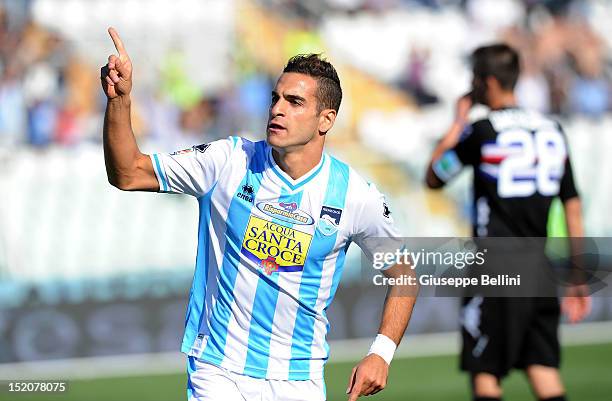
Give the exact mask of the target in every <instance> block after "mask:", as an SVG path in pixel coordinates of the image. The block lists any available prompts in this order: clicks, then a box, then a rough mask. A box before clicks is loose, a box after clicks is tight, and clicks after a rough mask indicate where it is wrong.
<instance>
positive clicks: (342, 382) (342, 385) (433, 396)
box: [0, 343, 612, 401]
mask: <svg viewBox="0 0 612 401" xmlns="http://www.w3.org/2000/svg"><path fill="white" fill-rule="evenodd" d="M563 355H564V361H563V366H562V373H563V377H564V379H565V383H566V386H567V389H568V394H569V398H570V399H572V400H581V401H603V400H610V399H612V398H611V397H612V343H609V344H601V345H587V346H573V347H566V348H565V349H564V354H563ZM352 367H353V364H352V363H337V364H329V365H328V366H327V367H326V382H327V395H328V399H329V400H330V401H335V400H346V399H347V397H346V395H345V394H344V391H345V390H346V385H347V380H348V375H349V372H350V370H351V368H352ZM467 388H468V387H467V378H466V376H465V375H462V374H460V373H459V372H458V371H457V357H454V356H437V357H421V358H409V359H397V360H395V361H394V362H393V366H392V368H391V373H390V377H389V384H388V386H387V388H386V389H385V390H384V391H383V392H381V393H379V394H377V395H375V396H373V397H368V398H367V399H368V400H373V401H376V400H378V401H384V400H386V401H403V400H407V399H411V400H419V401H428V400H431V401H434V400H435V401H447V400H448V401H463V400H465V401H468V400H469V397H468V392H467ZM504 390H505V397H504V399H505V400H509V401H512V400H521V401H522V400H531V399H533V398H532V397H531V394H530V392H529V388H528V386H527V384H526V381H525V380H524V378H523V377H522V375H521V374H520V373H518V372H517V373H514V374H513V375H511V376H510V377H509V378H508V379H507V380H506V381H505V382H504ZM364 399H365V398H364ZM0 400H1V401H5V400H6V401H9V400H10V401H54V400H58V401H60V400H61V401H109V400H112V401H124V400H125V401H132V400H139V401H185V400H186V392H185V375H183V374H173V375H164V376H147V377H128V378H115V379H99V380H83V381H73V382H71V383H70V388H69V391H68V393H67V394H64V395H38V396H32V395H25V394H17V395H15V394H11V395H10V396H9V395H7V394H6V393H5V394H0Z"/></svg>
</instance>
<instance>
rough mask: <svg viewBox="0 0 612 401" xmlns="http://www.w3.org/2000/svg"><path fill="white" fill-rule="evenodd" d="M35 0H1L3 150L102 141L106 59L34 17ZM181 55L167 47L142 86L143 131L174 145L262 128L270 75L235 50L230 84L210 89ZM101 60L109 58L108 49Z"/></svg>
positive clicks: (139, 115) (137, 98) (136, 125)
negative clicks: (93, 56) (86, 52)
mask: <svg viewBox="0 0 612 401" xmlns="http://www.w3.org/2000/svg"><path fill="white" fill-rule="evenodd" d="M32 3H34V2H33V1H22V0H15V1H11V0H4V2H3V1H2V0H0V150H1V149H2V148H10V147H14V146H17V145H21V144H27V145H30V146H32V147H35V148H45V147H47V146H49V145H51V144H57V145H61V146H73V145H77V144H81V143H84V142H94V143H95V142H98V143H99V142H101V140H102V124H103V118H104V108H105V104H106V98H105V97H104V94H103V93H102V91H101V89H100V86H99V68H100V66H95V65H91V63H87V62H86V61H85V60H86V58H85V57H83V55H82V54H79V52H78V51H76V49H75V48H74V46H71V41H70V40H69V39H68V38H65V37H62V35H61V34H59V33H58V32H56V31H55V30H53V29H51V28H49V27H45V26H43V25H41V24H40V23H38V22H37V21H35V20H34V19H33V18H32V15H31V13H30V8H31V6H32ZM183 56H184V55H183V54H181V53H180V52H176V53H172V54H169V55H168V57H166V60H167V61H166V62H164V63H162V64H161V65H157V66H155V68H154V69H155V72H156V74H158V76H157V77H156V79H155V80H154V81H155V82H156V85H154V86H151V85H148V86H147V85H145V84H143V83H142V81H139V85H136V88H135V89H134V92H133V96H132V97H133V100H134V101H133V106H132V109H133V110H132V114H133V115H132V122H133V130H134V133H135V135H136V136H137V137H140V138H146V140H147V142H150V143H153V145H152V146H153V147H154V148H156V149H159V150H160V151H170V150H174V149H177V148H183V147H189V146H191V145H193V144H197V143H203V142H208V141H211V140H214V139H217V138H219V137H225V136H227V135H230V134H236V133H241V132H251V133H252V132H261V130H262V129H263V128H264V127H265V123H266V116H267V107H268V102H269V97H270V91H271V88H272V84H273V81H272V77H271V76H269V75H268V74H266V73H265V72H263V71H261V70H260V69H258V68H257V66H256V65H255V64H254V63H253V62H251V61H250V60H248V59H246V58H245V57H242V55H241V54H240V52H239V51H237V52H236V56H235V59H234V60H233V61H232V62H233V67H234V71H231V72H230V73H232V74H234V75H235V77H233V79H232V85H231V86H229V87H226V88H223V90H219V91H214V92H212V91H204V90H202V89H201V88H199V87H198V86H197V85H194V84H193V82H192V81H191V79H190V77H189V76H188V74H187V73H186V72H185V68H184V63H183V62H182V61H183ZM98 59H99V60H100V62H101V63H103V60H105V58H104V54H102V55H101V56H100V57H98ZM141 67H142V66H141ZM143 69H144V68H141V69H140V73H142V70H143ZM139 78H140V76H139Z"/></svg>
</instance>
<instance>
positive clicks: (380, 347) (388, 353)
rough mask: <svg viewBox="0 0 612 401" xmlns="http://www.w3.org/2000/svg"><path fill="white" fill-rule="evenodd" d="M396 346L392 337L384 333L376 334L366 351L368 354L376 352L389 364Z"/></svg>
mask: <svg viewBox="0 0 612 401" xmlns="http://www.w3.org/2000/svg"><path fill="white" fill-rule="evenodd" d="M396 348H397V345H395V342H393V340H392V339H390V338H389V337H387V336H386V335H384V334H378V335H377V336H376V338H375V339H374V342H373V343H372V346H371V347H370V350H369V351H368V355H370V354H376V355H378V356H380V357H381V358H382V359H384V360H385V362H387V365H390V364H391V360H392V359H393V354H394V353H395V349H396Z"/></svg>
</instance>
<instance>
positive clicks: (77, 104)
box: [0, 0, 611, 150]
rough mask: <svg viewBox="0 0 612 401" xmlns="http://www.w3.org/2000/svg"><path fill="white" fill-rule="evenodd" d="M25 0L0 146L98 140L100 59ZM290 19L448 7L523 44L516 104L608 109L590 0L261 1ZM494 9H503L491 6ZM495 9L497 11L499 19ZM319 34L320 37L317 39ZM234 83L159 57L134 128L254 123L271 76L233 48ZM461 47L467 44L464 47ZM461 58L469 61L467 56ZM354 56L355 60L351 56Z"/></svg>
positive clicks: (1, 24)
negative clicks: (195, 78)
mask: <svg viewBox="0 0 612 401" xmlns="http://www.w3.org/2000/svg"><path fill="white" fill-rule="evenodd" d="M31 3H32V1H20V0H18V1H9V0H5V1H4V2H2V1H0V147H7V146H15V145H17V144H24V143H25V144H29V145H31V146H33V147H46V146H48V145H50V144H60V145H65V146H72V145H74V144H78V143H82V142H83V141H94V142H99V141H100V140H101V127H102V120H103V110H104V105H105V98H104V96H103V94H102V92H101V90H100V89H99V83H98V73H99V72H98V71H99V70H98V68H99V66H92V65H90V64H88V63H86V62H85V61H83V60H84V59H83V58H81V57H80V55H79V54H78V53H77V52H76V51H75V50H74V49H73V48H72V47H71V42H70V41H69V40H67V39H66V38H64V37H62V35H61V34H59V33H57V32H55V31H53V30H52V29H50V28H47V27H43V26H41V25H40V24H38V23H37V22H35V21H34V20H33V19H32V18H31V16H30V14H29V8H30V6H31ZM259 3H260V4H262V5H263V6H265V7H273V8H274V10H275V12H280V13H283V14H284V15H285V16H288V17H290V18H291V19H292V20H294V21H297V22H296V26H298V29H297V30H296V32H297V33H296V34H295V35H293V36H290V39H291V40H294V41H295V42H296V43H297V44H296V45H295V46H292V48H299V43H300V41H302V42H303V41H304V40H305V39H304V38H305V37H306V38H307V39H308V41H311V42H312V41H313V40H314V39H313V38H316V40H315V41H320V40H321V39H320V37H319V36H318V35H317V32H318V29H319V27H320V24H321V21H322V18H324V16H325V15H329V13H336V14H338V13H344V14H347V15H358V14H360V13H383V12H388V11H393V10H396V9H403V10H406V9H411V8H420V9H423V8H425V9H428V10H430V12H434V13H435V12H439V11H440V10H442V9H446V10H447V9H449V8H453V9H456V10H458V12H461V13H462V14H463V15H464V17H465V19H467V21H468V23H469V24H470V26H471V29H472V32H473V33H474V34H478V32H490V31H495V32H496V35H497V37H501V38H503V39H504V40H506V41H507V42H508V43H510V44H512V45H513V46H515V47H516V48H517V49H519V50H520V52H521V54H522V56H523V61H524V65H523V71H524V74H523V77H522V78H521V80H520V82H519V85H518V87H517V94H518V97H519V101H520V103H521V104H522V105H525V106H527V107H530V108H535V109H538V110H541V111H543V112H550V113H555V114H559V115H565V116H572V115H584V116H588V117H590V118H594V119H597V118H599V117H601V116H602V115H604V114H605V113H607V112H608V111H610V109H611V108H610V103H611V102H610V71H609V63H608V57H607V52H606V44H605V42H604V41H603V40H602V38H601V37H600V36H599V35H598V34H597V33H596V32H595V30H594V29H592V27H591V25H590V24H589V22H588V18H587V16H588V13H589V9H588V8H587V7H585V6H584V5H583V2H579V1H572V0H523V1H513V0H326V1H323V2H306V1H297V0H260V2H259ZM500 10H501V11H500ZM500 15H501V16H502V17H501V18H500ZM317 38H318V39H317ZM436 50H437V49H433V48H428V47H427V46H414V47H413V48H412V50H411V52H410V56H409V57H408V59H407V61H406V65H405V68H404V72H403V73H402V74H401V76H400V77H399V78H398V79H396V80H395V81H394V82H392V83H391V84H392V85H395V86H397V87H398V88H400V89H401V90H404V91H405V92H407V93H408V94H409V95H410V96H411V97H412V98H413V99H414V100H415V103H416V104H417V105H419V106H422V107H426V106H428V105H432V104H436V103H438V102H439V101H440V99H439V96H440V94H439V93H435V91H432V90H431V89H430V87H428V85H427V84H426V77H427V75H428V74H427V72H428V68H430V66H431V63H430V61H429V58H430V54H431V53H432V52H434V51H436ZM234 53H235V54H236V56H235V59H234V60H232V63H233V64H234V71H233V72H232V73H233V74H234V75H235V76H234V77H233V82H234V83H233V84H232V85H231V87H227V88H224V89H223V90H218V91H215V92H204V91H201V90H199V89H198V88H197V87H196V86H194V85H191V84H190V81H189V77H187V76H185V72H184V71H183V70H182V69H181V68H180V63H177V62H175V61H176V60H180V57H176V58H171V60H172V61H171V62H169V63H167V65H161V66H159V68H157V73H158V74H159V79H158V80H157V81H158V82H159V85H158V87H154V88H144V90H142V91H140V92H137V93H136V94H135V97H136V102H135V106H134V130H135V133H136V134H137V135H138V136H144V137H146V138H147V139H149V140H152V141H156V142H157V143H161V144H162V146H161V148H162V149H167V150H170V149H173V148H176V147H181V146H190V145H191V144H193V143H200V142H204V141H208V140H213V139H216V138H218V137H222V136H226V135H228V134H236V133H241V132H251V133H253V132H255V133H257V132H261V130H262V129H263V128H264V127H265V118H266V113H267V107H268V102H269V93H270V89H271V87H272V84H273V80H274V77H273V76H270V75H269V74H268V73H266V72H265V71H264V70H263V69H262V68H260V67H259V66H258V65H257V63H255V62H254V61H253V60H250V59H249V57H248V56H245V55H243V54H241V52H240V49H237V50H236V51H235V52H234ZM467 54H468V53H467V49H466V55H467ZM466 61H467V60H466ZM357 67H359V66H357Z"/></svg>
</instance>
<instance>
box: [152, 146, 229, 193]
mask: <svg viewBox="0 0 612 401" xmlns="http://www.w3.org/2000/svg"><path fill="white" fill-rule="evenodd" d="M236 142H237V138H233V137H230V138H227V139H222V140H218V141H214V142H211V143H207V144H202V145H197V146H193V147H191V148H187V149H183V150H178V151H176V152H172V153H155V154H152V155H151V156H150V157H151V162H152V163H153V169H154V170H155V175H156V176H157V181H158V183H159V191H160V192H167V193H176V194H187V195H193V196H195V197H200V196H202V195H204V194H206V193H207V192H208V191H210V189H212V188H213V186H214V185H215V184H216V183H217V180H218V179H219V176H220V174H221V171H222V170H223V168H224V167H225V165H226V164H227V163H228V161H229V160H230V156H231V153H232V151H233V149H234V147H235V144H236Z"/></svg>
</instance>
